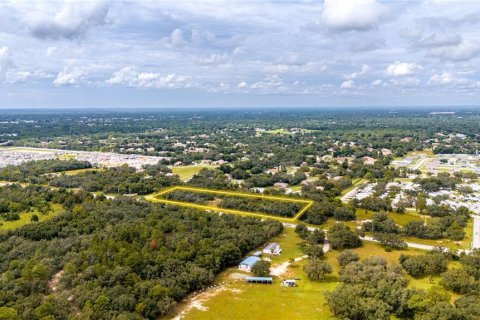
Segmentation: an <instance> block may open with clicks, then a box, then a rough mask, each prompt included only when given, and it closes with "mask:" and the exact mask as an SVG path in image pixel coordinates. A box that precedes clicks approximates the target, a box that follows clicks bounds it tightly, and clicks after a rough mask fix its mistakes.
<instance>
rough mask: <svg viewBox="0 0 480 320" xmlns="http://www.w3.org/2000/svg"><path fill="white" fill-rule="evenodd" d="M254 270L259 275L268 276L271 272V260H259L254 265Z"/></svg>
mask: <svg viewBox="0 0 480 320" xmlns="http://www.w3.org/2000/svg"><path fill="white" fill-rule="evenodd" d="M252 272H253V274H254V275H256V276H257V277H266V276H268V275H269V274H270V262H269V261H266V260H258V261H257V262H255V264H254V265H253V266H252Z"/></svg>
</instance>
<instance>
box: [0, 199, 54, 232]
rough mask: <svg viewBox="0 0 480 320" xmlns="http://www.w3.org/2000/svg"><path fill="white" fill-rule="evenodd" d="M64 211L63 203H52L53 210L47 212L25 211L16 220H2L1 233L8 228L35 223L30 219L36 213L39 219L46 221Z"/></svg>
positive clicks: (0, 223) (0, 222)
mask: <svg viewBox="0 0 480 320" xmlns="http://www.w3.org/2000/svg"><path fill="white" fill-rule="evenodd" d="M62 211H63V208H62V206H61V205H59V204H56V203H52V211H50V212H49V213H47V214H40V213H38V211H36V210H35V211H32V212H24V213H21V214H20V219H19V220H15V221H0V233H1V232H5V231H8V230H13V229H16V228H19V227H21V226H23V225H26V224H29V223H33V222H31V221H30V219H31V218H32V216H33V215H34V214H36V215H37V216H38V220H39V221H46V220H49V219H52V218H53V217H55V216H56V215H58V214H60V213H61V212H62Z"/></svg>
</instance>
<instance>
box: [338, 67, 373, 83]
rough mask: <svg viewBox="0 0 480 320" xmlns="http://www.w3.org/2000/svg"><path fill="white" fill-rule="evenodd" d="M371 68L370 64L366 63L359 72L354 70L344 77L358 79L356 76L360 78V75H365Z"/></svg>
mask: <svg viewBox="0 0 480 320" xmlns="http://www.w3.org/2000/svg"><path fill="white" fill-rule="evenodd" d="M369 70H370V66H368V65H366V64H362V66H361V69H360V71H359V72H352V73H350V74H346V75H344V76H343V77H344V78H345V79H348V80H350V79H356V78H358V77H360V76H363V75H364V74H366V73H367V72H368V71H369Z"/></svg>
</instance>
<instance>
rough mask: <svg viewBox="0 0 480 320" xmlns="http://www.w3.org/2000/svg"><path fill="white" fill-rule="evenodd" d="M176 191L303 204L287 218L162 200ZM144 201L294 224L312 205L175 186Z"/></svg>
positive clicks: (248, 194) (250, 194)
mask: <svg viewBox="0 0 480 320" xmlns="http://www.w3.org/2000/svg"><path fill="white" fill-rule="evenodd" d="M176 190H181V191H190V192H198V193H210V194H217V195H226V196H235V197H247V198H254V199H266V200H275V201H284V202H292V203H300V204H303V207H302V208H301V209H300V211H299V212H297V214H296V215H295V216H294V217H293V218H287V217H281V216H274V215H270V214H265V213H262V212H249V211H241V210H234V209H226V208H220V207H216V206H213V205H203V204H195V203H191V202H185V201H176V200H168V199H164V198H162V196H164V195H166V194H167V193H170V192H172V191H176ZM145 199H146V200H148V201H152V202H157V203H164V204H171V205H177V206H182V207H188V208H195V209H200V210H209V211H216V212H224V213H232V214H238V215H241V216H250V217H257V218H263V219H273V220H278V221H281V222H295V221H298V219H299V218H300V217H301V216H302V215H303V214H304V213H305V212H306V211H307V210H308V209H309V208H310V207H311V206H312V205H313V201H312V200H303V199H296V198H289V197H280V196H265V195H263V194H254V193H245V192H233V191H222V190H212V189H204V188H195V187H183V186H177V187H173V188H169V189H166V190H163V191H161V192H158V193H156V194H153V195H149V196H146V197H145Z"/></svg>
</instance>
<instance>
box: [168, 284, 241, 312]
mask: <svg viewBox="0 0 480 320" xmlns="http://www.w3.org/2000/svg"><path fill="white" fill-rule="evenodd" d="M227 290H230V291H232V292H235V293H240V292H241V291H240V290H239V289H231V288H229V287H228V286H227V285H220V286H212V287H210V288H208V289H206V290H205V291H203V292H200V293H198V294H195V295H193V296H192V297H190V298H189V299H188V300H187V301H186V304H185V306H184V307H182V311H181V312H180V313H179V314H178V315H177V316H176V317H175V318H173V319H172V320H181V319H183V318H184V316H186V315H187V314H188V313H189V312H190V311H191V310H192V309H197V310H200V311H208V307H206V306H204V305H203V304H204V303H205V302H207V301H208V300H210V299H211V298H213V297H215V296H216V295H217V294H219V293H221V292H223V291H227Z"/></svg>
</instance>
